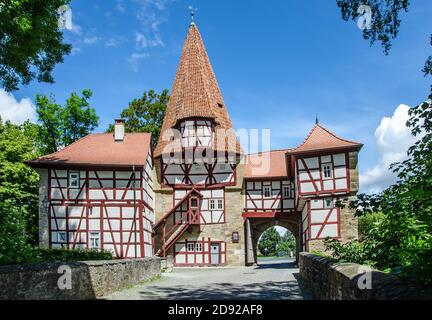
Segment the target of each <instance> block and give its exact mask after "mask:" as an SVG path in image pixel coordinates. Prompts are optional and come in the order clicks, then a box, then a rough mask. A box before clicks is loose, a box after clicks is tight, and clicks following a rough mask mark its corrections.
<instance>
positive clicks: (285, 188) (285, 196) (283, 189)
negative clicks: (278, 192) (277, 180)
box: [282, 185, 291, 198]
mask: <svg viewBox="0 0 432 320" xmlns="http://www.w3.org/2000/svg"><path fill="white" fill-rule="evenodd" d="M286 190H287V191H288V193H286V192H285V191H286ZM282 197H283V198H291V187H290V186H287V185H284V186H282Z"/></svg>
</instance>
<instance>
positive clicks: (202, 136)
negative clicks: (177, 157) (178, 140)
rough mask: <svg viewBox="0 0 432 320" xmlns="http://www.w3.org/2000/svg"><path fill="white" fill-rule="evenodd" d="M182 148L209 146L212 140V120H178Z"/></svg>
mask: <svg viewBox="0 0 432 320" xmlns="http://www.w3.org/2000/svg"><path fill="white" fill-rule="evenodd" d="M179 128H180V133H181V137H182V147H183V148H194V147H211V146H212V142H213V131H214V130H213V121H211V120H206V119H188V120H186V121H182V122H180V125H179Z"/></svg>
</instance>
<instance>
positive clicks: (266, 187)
mask: <svg viewBox="0 0 432 320" xmlns="http://www.w3.org/2000/svg"><path fill="white" fill-rule="evenodd" d="M266 190H268V196H267V195H266ZM263 197H264V198H265V199H270V198H271V197H272V187H271V186H263Z"/></svg>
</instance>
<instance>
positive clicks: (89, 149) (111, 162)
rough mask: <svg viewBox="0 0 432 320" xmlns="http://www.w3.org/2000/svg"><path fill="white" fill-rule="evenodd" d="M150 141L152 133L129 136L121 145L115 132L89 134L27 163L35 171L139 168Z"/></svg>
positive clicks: (129, 134) (144, 158) (144, 159)
mask: <svg viewBox="0 0 432 320" xmlns="http://www.w3.org/2000/svg"><path fill="white" fill-rule="evenodd" d="M150 142H151V134H150V133H126V135H125V138H124V141H121V142H116V141H114V137H113V134H112V133H96V134H90V135H88V136H85V137H84V138H82V139H80V140H78V141H76V142H75V143H72V144H71V145H69V146H67V147H66V148H64V149H62V150H60V151H57V152H55V153H52V154H49V155H47V156H43V157H40V158H38V159H35V160H31V161H28V162H27V164H28V165H30V166H32V167H35V168H39V167H53V166H65V167H68V166H69V167H70V166H83V167H86V166H93V167H98V166H101V167H105V166H112V167H131V166H133V165H135V166H138V167H139V166H143V165H144V164H145V163H146V159H147V155H148V152H149V150H150Z"/></svg>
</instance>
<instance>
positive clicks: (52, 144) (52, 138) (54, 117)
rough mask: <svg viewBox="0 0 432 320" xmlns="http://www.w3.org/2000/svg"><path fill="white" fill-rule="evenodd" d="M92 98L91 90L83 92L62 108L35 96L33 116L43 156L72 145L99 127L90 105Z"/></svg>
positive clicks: (97, 118) (50, 99) (43, 97)
mask: <svg viewBox="0 0 432 320" xmlns="http://www.w3.org/2000/svg"><path fill="white" fill-rule="evenodd" d="M91 96H92V92H91V91H90V90H83V91H82V93H81V96H80V95H78V94H77V93H75V92H74V93H72V94H71V96H70V97H69V98H68V99H67V100H66V104H65V106H64V107H62V106H61V105H59V104H57V103H56V102H55V100H54V98H53V97H51V98H50V97H47V96H41V95H37V97H36V112H37V115H38V121H39V123H40V124H41V126H40V138H41V141H42V144H43V145H44V147H45V148H44V150H43V151H44V153H52V152H55V151H57V150H58V149H59V148H62V147H65V146H67V145H69V144H71V143H73V142H75V141H77V140H78V139H81V138H82V137H84V136H86V135H88V134H89V133H90V132H91V131H93V130H94V129H95V128H96V127H97V126H98V122H99V117H98V116H97V114H96V110H95V109H94V108H92V107H90V103H89V99H90V98H91Z"/></svg>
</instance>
